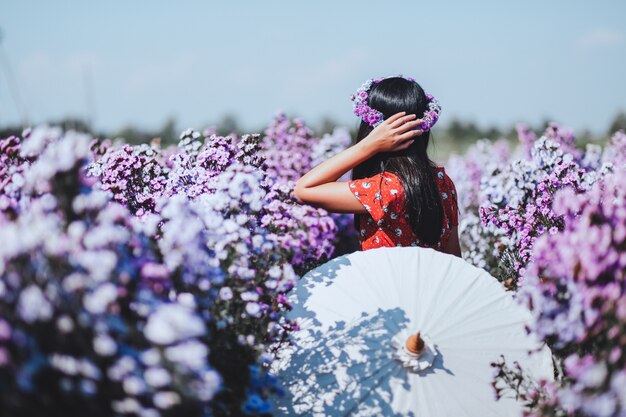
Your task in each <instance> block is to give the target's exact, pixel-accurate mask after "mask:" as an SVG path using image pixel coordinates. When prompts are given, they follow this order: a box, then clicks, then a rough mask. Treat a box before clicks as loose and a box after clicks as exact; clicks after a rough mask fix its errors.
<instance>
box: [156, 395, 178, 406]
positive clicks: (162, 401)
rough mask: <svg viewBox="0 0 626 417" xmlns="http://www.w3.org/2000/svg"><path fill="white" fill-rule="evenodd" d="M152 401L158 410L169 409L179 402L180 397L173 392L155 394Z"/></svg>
mask: <svg viewBox="0 0 626 417" xmlns="http://www.w3.org/2000/svg"><path fill="white" fill-rule="evenodd" d="M152 401H153V402H154V405H156V406H157V407H159V408H170V407H171V406H173V405H176V404H178V403H179V402H180V395H178V394H177V393H175V392H173V391H164V392H157V393H156V394H154V397H153V399H152Z"/></svg>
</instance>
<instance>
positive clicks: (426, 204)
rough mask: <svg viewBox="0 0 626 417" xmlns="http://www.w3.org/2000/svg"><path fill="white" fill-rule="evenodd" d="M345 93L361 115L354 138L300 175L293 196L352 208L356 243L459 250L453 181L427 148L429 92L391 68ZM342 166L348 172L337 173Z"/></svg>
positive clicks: (433, 115) (431, 115)
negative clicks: (390, 72) (388, 73)
mask: <svg viewBox="0 0 626 417" xmlns="http://www.w3.org/2000/svg"><path fill="white" fill-rule="evenodd" d="M352 101H353V103H354V111H355V114H357V115H358V116H360V117H361V119H362V121H361V125H360V127H359V131H358V134H357V138H356V143H355V144H354V145H352V146H351V147H349V148H348V149H346V150H344V151H342V152H341V153H339V154H337V155H335V156H333V157H332V158H330V159H328V160H326V161H324V162H323V163H321V164H319V165H317V166H316V167H315V168H313V169H312V170H311V171H309V172H308V173H306V174H305V175H304V176H302V177H301V178H300V179H299V180H298V181H297V182H296V186H295V188H294V192H293V194H294V196H295V197H296V198H297V199H298V200H299V201H300V202H302V203H306V204H310V205H312V206H315V207H321V208H324V209H326V210H328V211H331V212H338V213H355V227H356V228H357V230H358V231H359V240H360V243H361V249H362V250H367V249H373V248H377V247H381V246H422V247H430V248H433V249H436V250H439V251H442V252H445V253H449V254H453V255H456V256H458V257H461V249H460V246H459V237H458V230H457V228H458V205H457V195H456V189H455V187H454V183H453V182H452V180H451V179H450V178H449V177H448V176H447V174H446V173H445V169H444V168H443V167H439V166H437V165H436V164H435V163H434V162H433V161H431V160H430V159H429V158H428V154H427V148H428V142H429V140H430V129H431V128H432V126H433V125H434V124H435V123H436V121H437V120H438V118H439V113H440V111H441V108H440V107H439V104H438V102H437V100H435V99H434V97H433V96H431V95H429V94H426V93H425V92H424V90H423V89H422V87H420V85H419V84H418V83H417V82H415V80H413V79H412V78H410V77H407V78H404V77H402V76H398V77H390V78H384V79H383V78H381V79H377V80H373V79H370V80H368V81H367V82H366V83H364V84H363V86H362V87H361V88H360V89H359V90H358V91H357V92H356V93H355V94H353V96H352ZM418 116H419V117H420V118H419V119H418ZM350 169H352V180H350V181H344V182H341V181H337V179H338V178H340V177H341V176H342V175H343V174H344V173H346V172H347V171H349V170H350Z"/></svg>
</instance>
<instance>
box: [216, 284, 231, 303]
mask: <svg viewBox="0 0 626 417" xmlns="http://www.w3.org/2000/svg"><path fill="white" fill-rule="evenodd" d="M219 295H220V299H222V300H225V301H227V300H230V299H231V298H233V290H231V289H230V287H222V288H220V292H219Z"/></svg>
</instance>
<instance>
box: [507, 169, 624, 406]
mask: <svg viewBox="0 0 626 417" xmlns="http://www.w3.org/2000/svg"><path fill="white" fill-rule="evenodd" d="M625 184H626V169H624V167H622V168H620V169H617V170H616V171H615V172H614V173H612V174H609V175H606V176H604V177H603V178H601V179H599V180H598V181H597V182H596V183H595V184H594V185H593V186H592V187H591V188H590V189H589V190H588V191H586V192H584V193H577V192H576V191H575V190H574V189H572V188H565V189H562V190H559V191H558V192H557V193H556V194H555V197H554V203H553V210H554V211H555V212H557V213H558V214H560V215H562V216H563V221H564V227H563V230H561V231H559V232H556V233H554V234H545V235H543V236H541V237H540V238H538V239H537V241H536V242H535V245H534V248H533V259H534V260H533V262H532V263H531V264H530V265H529V267H528V271H527V273H526V283H525V285H524V286H523V287H522V288H521V290H520V291H519V293H518V297H519V299H520V301H523V302H525V303H527V305H528V306H529V308H530V309H531V311H532V312H533V315H534V320H533V322H532V325H531V331H532V332H534V333H535V334H537V335H538V336H539V337H541V338H542V339H543V340H545V341H546V342H548V343H549V344H550V345H551V347H552V351H553V353H554V354H555V355H557V357H558V358H559V359H560V361H561V363H562V373H563V375H562V378H561V380H560V384H557V385H550V384H548V383H546V382H545V381H540V384H541V385H543V386H544V389H546V388H545V387H547V389H548V390H549V391H550V392H551V395H547V396H546V395H541V396H537V395H536V390H530V392H535V394H534V395H535V397H537V398H538V400H537V402H536V404H535V405H533V406H532V407H531V412H529V414H528V415H532V416H554V415H559V414H558V410H565V411H566V412H567V414H563V415H585V416H593V417H596V416H597V417H600V416H619V415H623V414H624V412H625V411H626V397H625V396H624V383H626V356H625V355H624V352H626V339H624V337H623V335H624V334H625V333H626V187H624V185H625Z"/></svg>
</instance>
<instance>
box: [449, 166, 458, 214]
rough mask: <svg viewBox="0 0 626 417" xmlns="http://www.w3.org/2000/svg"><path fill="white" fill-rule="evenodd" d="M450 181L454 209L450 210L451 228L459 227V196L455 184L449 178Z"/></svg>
mask: <svg viewBox="0 0 626 417" xmlns="http://www.w3.org/2000/svg"><path fill="white" fill-rule="evenodd" d="M448 181H449V183H450V194H452V199H451V202H452V204H451V205H452V209H451V210H450V226H458V225H459V203H458V196H457V194H456V187H455V186H454V182H453V181H452V179H451V178H450V177H448Z"/></svg>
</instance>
